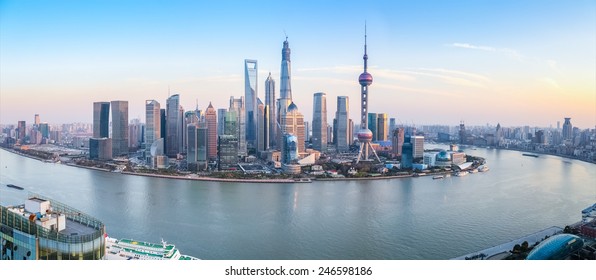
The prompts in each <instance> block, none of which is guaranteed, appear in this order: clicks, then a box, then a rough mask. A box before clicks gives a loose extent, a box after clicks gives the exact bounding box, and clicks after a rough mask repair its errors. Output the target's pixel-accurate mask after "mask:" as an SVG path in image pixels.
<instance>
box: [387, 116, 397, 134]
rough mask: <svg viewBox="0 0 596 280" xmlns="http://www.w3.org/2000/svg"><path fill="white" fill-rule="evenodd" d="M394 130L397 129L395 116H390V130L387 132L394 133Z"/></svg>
mask: <svg viewBox="0 0 596 280" xmlns="http://www.w3.org/2000/svg"><path fill="white" fill-rule="evenodd" d="M394 130H395V118H389V131H388V132H387V133H388V134H389V135H392V134H393V131H394Z"/></svg>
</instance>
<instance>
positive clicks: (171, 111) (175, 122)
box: [165, 94, 184, 157]
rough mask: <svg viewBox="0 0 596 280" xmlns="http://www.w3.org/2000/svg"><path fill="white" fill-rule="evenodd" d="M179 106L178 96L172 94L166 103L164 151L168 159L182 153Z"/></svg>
mask: <svg viewBox="0 0 596 280" xmlns="http://www.w3.org/2000/svg"><path fill="white" fill-rule="evenodd" d="M180 109H181V106H180V95H178V94H174V95H172V96H170V97H169V98H168V99H167V101H166V110H167V112H166V141H165V145H166V147H165V150H166V155H167V156H168V157H176V156H177V155H178V153H181V152H182V142H183V131H182V128H183V124H184V121H183V120H182V117H183V116H182V114H181V112H180V111H181V110H180Z"/></svg>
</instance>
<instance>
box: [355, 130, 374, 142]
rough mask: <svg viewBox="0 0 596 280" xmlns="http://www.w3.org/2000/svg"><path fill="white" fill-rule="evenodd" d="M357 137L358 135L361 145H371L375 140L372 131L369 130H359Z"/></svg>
mask: <svg viewBox="0 0 596 280" xmlns="http://www.w3.org/2000/svg"><path fill="white" fill-rule="evenodd" d="M357 135H358V141H360V143H370V142H371V141H372V138H373V134H372V131H370V129H368V128H364V129H360V130H358V134H357Z"/></svg>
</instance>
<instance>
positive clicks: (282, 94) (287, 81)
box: [279, 37, 292, 119]
mask: <svg viewBox="0 0 596 280" xmlns="http://www.w3.org/2000/svg"><path fill="white" fill-rule="evenodd" d="M291 103H292V85H291V60H290V44H289V43H288V37H286V40H285V41H284V43H283V48H282V50H281V75H280V86H279V110H280V112H279V113H280V114H279V115H280V116H279V117H280V119H281V115H283V114H285V112H286V111H287V110H288V106H290V104H291Z"/></svg>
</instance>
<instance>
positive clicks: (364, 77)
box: [358, 72, 373, 86]
mask: <svg viewBox="0 0 596 280" xmlns="http://www.w3.org/2000/svg"><path fill="white" fill-rule="evenodd" d="M358 81H359V82H360V85H362V86H370V84H372V82H373V77H372V75H371V74H370V73H368V72H364V73H362V74H360V77H358Z"/></svg>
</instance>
